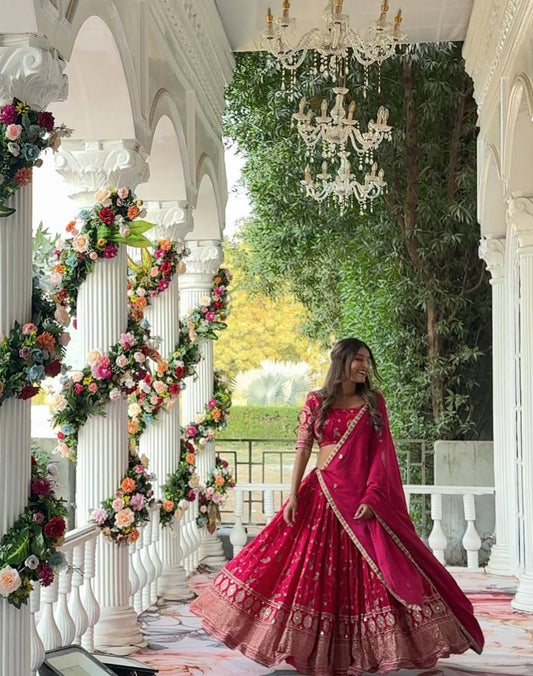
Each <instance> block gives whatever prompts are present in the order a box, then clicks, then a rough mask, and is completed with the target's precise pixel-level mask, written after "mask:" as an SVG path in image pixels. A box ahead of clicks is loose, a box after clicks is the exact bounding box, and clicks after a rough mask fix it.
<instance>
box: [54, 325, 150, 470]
mask: <svg viewBox="0 0 533 676" xmlns="http://www.w3.org/2000/svg"><path fill="white" fill-rule="evenodd" d="M149 357H150V358H151V359H153V360H154V361H155V362H156V363H157V362H158V361H159V360H160V356H159V353H158V352H157V350H156V349H155V347H154V346H153V343H152V341H151V339H150V329H149V325H148V323H147V322H146V321H145V320H143V321H142V322H140V323H138V322H136V321H134V320H132V319H131V318H130V321H129V323H128V328H127V331H126V332H125V333H122V334H121V336H120V339H119V341H118V342H117V343H116V344H115V345H113V346H112V347H111V348H110V350H109V352H108V353H107V354H103V353H102V352H100V350H92V351H91V352H90V353H89V355H88V357H87V361H88V364H87V366H85V367H84V368H83V369H82V370H81V371H73V372H71V373H70V374H69V376H68V377H65V378H64V379H63V382H62V390H61V392H59V393H57V394H55V395H52V396H51V397H49V404H50V407H51V409H52V412H53V418H52V422H53V425H54V427H55V428H56V429H58V432H57V437H58V446H57V449H56V450H57V452H59V453H60V454H61V455H63V456H65V457H69V458H70V459H71V460H74V459H75V457H76V449H77V445H78V433H79V430H80V428H81V427H82V426H83V425H84V424H85V423H86V421H87V419H88V418H89V417H90V416H92V415H102V414H103V413H104V407H105V405H106V404H107V403H109V402H110V401H118V400H119V399H121V398H122V397H123V396H126V395H128V394H131V393H132V392H134V391H135V389H136V388H137V384H138V383H139V382H140V381H142V380H143V379H144V378H145V377H146V375H147V373H148V366H147V359H148V358H149Z"/></svg>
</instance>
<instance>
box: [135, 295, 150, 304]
mask: <svg viewBox="0 0 533 676" xmlns="http://www.w3.org/2000/svg"><path fill="white" fill-rule="evenodd" d="M135 305H136V306H137V307H146V306H147V305H148V301H147V300H146V298H145V297H144V296H142V297H141V298H137V300H136V301H135Z"/></svg>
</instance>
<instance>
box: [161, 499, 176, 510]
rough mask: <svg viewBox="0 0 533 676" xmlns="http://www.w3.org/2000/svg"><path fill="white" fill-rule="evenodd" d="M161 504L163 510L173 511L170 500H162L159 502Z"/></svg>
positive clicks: (172, 503) (172, 504)
mask: <svg viewBox="0 0 533 676" xmlns="http://www.w3.org/2000/svg"><path fill="white" fill-rule="evenodd" d="M161 506H162V507H163V509H164V510H165V512H173V511H174V502H173V501H172V500H163V502H162V503H161Z"/></svg>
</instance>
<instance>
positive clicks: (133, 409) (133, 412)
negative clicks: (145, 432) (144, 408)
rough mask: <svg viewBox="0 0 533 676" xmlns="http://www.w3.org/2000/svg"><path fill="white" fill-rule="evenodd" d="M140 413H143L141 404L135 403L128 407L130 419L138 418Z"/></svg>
mask: <svg viewBox="0 0 533 676" xmlns="http://www.w3.org/2000/svg"><path fill="white" fill-rule="evenodd" d="M140 412H141V407H140V406H139V404H135V403H133V404H130V405H129V406H128V415H129V417H130V418H135V417H137V416H138V415H139V413H140Z"/></svg>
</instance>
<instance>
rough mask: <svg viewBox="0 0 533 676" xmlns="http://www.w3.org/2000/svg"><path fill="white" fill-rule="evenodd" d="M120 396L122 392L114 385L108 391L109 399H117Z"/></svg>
mask: <svg viewBox="0 0 533 676" xmlns="http://www.w3.org/2000/svg"><path fill="white" fill-rule="evenodd" d="M121 397H122V392H121V391H120V390H119V389H118V388H117V387H114V388H113V389H112V390H111V392H110V393H109V398H110V399H111V401H118V400H119V399H120V398H121Z"/></svg>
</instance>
